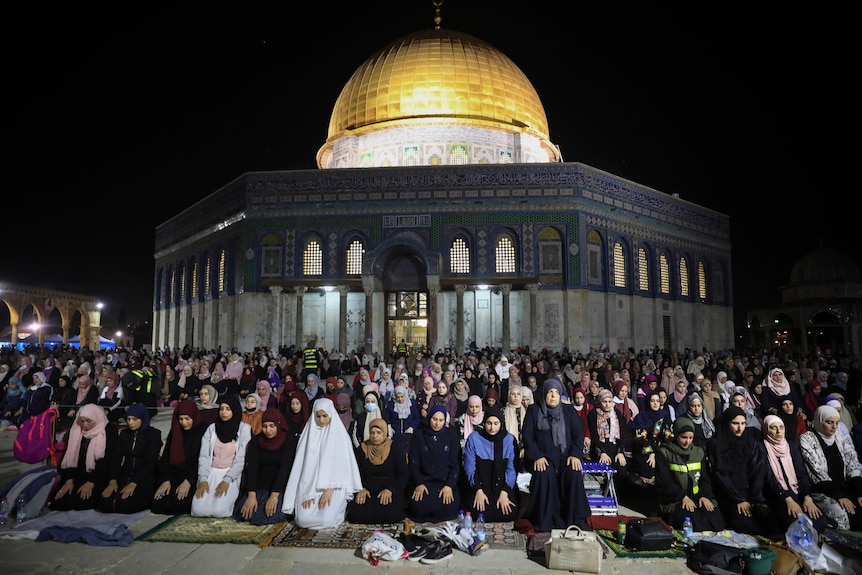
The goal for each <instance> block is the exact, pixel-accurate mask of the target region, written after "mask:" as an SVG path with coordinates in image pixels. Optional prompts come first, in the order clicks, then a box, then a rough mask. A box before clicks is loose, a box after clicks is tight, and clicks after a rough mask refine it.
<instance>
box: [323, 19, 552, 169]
mask: <svg viewBox="0 0 862 575" xmlns="http://www.w3.org/2000/svg"><path fill="white" fill-rule="evenodd" d="M383 131H385V134H386V135H385V137H384V136H382V135H381V134H380V132H383ZM453 144H456V145H463V148H464V152H463V156H464V157H462V158H456V159H455V160H452V158H451V157H450V155H449V154H450V151H451V148H450V146H451V145H453ZM419 146H424V147H425V149H419ZM407 148H409V149H411V150H412V149H415V150H416V157H414V158H404V157H402V154H403V153H405V150H406V149H407ZM468 148H472V149H468ZM373 154H376V157H375V158H374V160H373V161H367V162H363V161H362V159H363V158H365V159H368V158H370V157H371V156H372V155H373ZM317 158H318V166H320V167H321V168H335V167H366V166H371V165H376V166H381V165H426V164H446V163H464V164H473V163H513V162H559V161H561V160H562V158H561V157H560V153H559V150H558V148H557V147H556V146H555V145H554V144H552V143H551V142H550V139H549V136H548V121H547V118H546V116H545V110H544V108H543V106H542V103H541V101H540V100H539V96H538V94H537V93H536V90H535V88H533V85H532V84H531V83H530V81H529V79H527V77H526V76H525V75H524V73H523V72H522V71H521V70H520V69H519V68H518V67H517V66H516V65H515V64H514V63H513V62H512V61H511V60H510V59H509V58H508V57H506V56H505V55H504V54H503V53H501V52H500V51H499V50H497V49H496V48H494V47H493V46H491V45H489V44H487V43H485V42H483V41H481V40H479V39H477V38H475V37H473V36H470V35H469V34H464V33H461V32H455V31H452V30H445V29H431V30H424V31H420V32H416V33H413V34H410V35H407V36H404V37H402V38H400V39H398V40H396V41H394V42H392V43H390V44H389V45H387V46H385V47H383V48H381V49H380V50H378V51H377V52H376V53H375V54H373V55H372V56H371V57H370V58H369V59H368V60H366V61H365V63H363V64H362V65H361V66H360V67H359V68H358V69H357V70H356V72H354V73H353V76H352V77H351V78H350V80H348V82H347V84H346V85H345V86H344V88H343V89H342V91H341V94H340V95H339V97H338V99H337V100H336V102H335V107H334V109H333V112H332V116H331V117H330V121H329V129H328V132H327V140H326V143H325V144H324V145H323V146H322V147H321V149H320V151H319V152H318V154H317ZM450 160H451V161H450Z"/></svg>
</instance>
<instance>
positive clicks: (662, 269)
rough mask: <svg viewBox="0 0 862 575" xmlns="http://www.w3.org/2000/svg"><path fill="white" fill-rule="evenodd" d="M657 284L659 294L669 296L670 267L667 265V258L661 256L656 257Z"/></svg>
mask: <svg viewBox="0 0 862 575" xmlns="http://www.w3.org/2000/svg"><path fill="white" fill-rule="evenodd" d="M658 268H659V269H658V273H659V284H660V285H661V293H663V294H670V266H668V265H667V256H666V255H664V254H662V255H660V256H659V257H658Z"/></svg>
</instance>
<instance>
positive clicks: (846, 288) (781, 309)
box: [746, 248, 862, 356]
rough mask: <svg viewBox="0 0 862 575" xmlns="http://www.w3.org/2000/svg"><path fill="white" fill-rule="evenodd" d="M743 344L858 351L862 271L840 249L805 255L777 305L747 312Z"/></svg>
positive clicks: (835, 352) (861, 332)
mask: <svg viewBox="0 0 862 575" xmlns="http://www.w3.org/2000/svg"><path fill="white" fill-rule="evenodd" d="M746 318H747V320H746V328H747V330H746V339H747V341H746V343H747V344H748V345H755V346H758V347H770V348H771V347H783V348H786V349H787V350H788V351H791V352H799V351H801V352H808V351H814V350H816V349H819V350H821V352H826V350H828V351H829V352H831V354H833V355H838V354H842V355H857V356H858V355H860V353H862V345H860V339H862V273H860V271H859V266H858V265H857V264H856V262H855V261H854V260H853V258H851V257H850V256H848V255H847V254H845V253H844V252H842V251H840V250H836V249H833V248H818V249H815V250H811V251H810V252H808V253H806V254H804V255H803V256H802V257H801V258H799V260H797V262H796V264H794V266H793V269H792V270H791V272H790V282H789V283H788V284H787V285H786V286H784V287H782V288H781V305H780V306H778V307H775V308H768V309H753V310H749V311H748V312H747V314H746Z"/></svg>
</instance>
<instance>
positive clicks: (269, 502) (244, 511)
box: [233, 394, 296, 525]
mask: <svg viewBox="0 0 862 575" xmlns="http://www.w3.org/2000/svg"><path fill="white" fill-rule="evenodd" d="M252 395H257V394H249V397H251V396H252ZM260 425H261V432H260V434H259V435H257V436H255V437H253V438H252V440H251V441H250V442H249V444H248V452H247V453H246V456H245V473H244V474H243V483H244V487H243V490H244V495H243V496H242V497H240V498H239V500H238V501H237V502H236V511H234V514H233V515H234V518H235V519H236V520H237V521H248V522H249V523H251V524H252V525H270V524H273V523H281V522H282V521H287V516H286V515H285V514H284V512H283V511H282V510H281V508H282V505H283V504H284V498H283V497H282V494H283V492H284V486H285V485H286V484H287V478H288V477H289V476H290V469H291V467H292V466H293V458H294V457H295V456H296V451H295V450H294V446H293V444H291V443H290V442H289V441H287V422H286V421H285V420H284V416H283V415H282V413H281V412H280V411H279V410H278V409H277V408H275V407H270V408H269V409H267V410H266V411H264V412H263V414H262V417H261V422H260Z"/></svg>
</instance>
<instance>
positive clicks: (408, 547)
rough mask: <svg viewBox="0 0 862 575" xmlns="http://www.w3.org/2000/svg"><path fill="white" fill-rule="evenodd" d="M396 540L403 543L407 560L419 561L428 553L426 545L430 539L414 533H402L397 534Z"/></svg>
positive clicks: (429, 542)
mask: <svg viewBox="0 0 862 575" xmlns="http://www.w3.org/2000/svg"><path fill="white" fill-rule="evenodd" d="M398 541H400V542H401V544H402V545H404V550H405V551H407V559H408V560H409V561H419V560H420V559H422V558H423V557H425V555H427V554H428V546H429V545H430V544H431V541H428V540H427V539H422V538H421V537H417V536H415V535H410V534H405V533H402V534H401V535H399V536H398Z"/></svg>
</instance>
